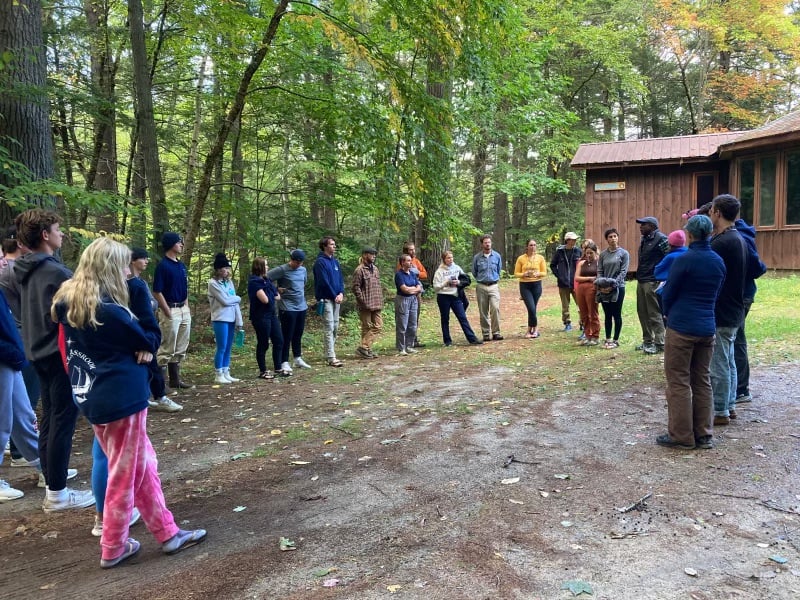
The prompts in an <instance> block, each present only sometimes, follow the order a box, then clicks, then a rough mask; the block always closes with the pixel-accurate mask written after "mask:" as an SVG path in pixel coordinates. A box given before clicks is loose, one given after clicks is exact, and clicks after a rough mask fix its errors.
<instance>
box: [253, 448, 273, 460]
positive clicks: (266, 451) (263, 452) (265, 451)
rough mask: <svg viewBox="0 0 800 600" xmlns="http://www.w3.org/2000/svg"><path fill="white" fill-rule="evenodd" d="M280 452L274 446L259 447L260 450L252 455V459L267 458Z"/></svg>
mask: <svg viewBox="0 0 800 600" xmlns="http://www.w3.org/2000/svg"><path fill="white" fill-rule="evenodd" d="M277 451H278V449H277V448H275V447H274V446H259V447H258V448H256V449H254V450H253V452H252V453H251V457H252V458H266V457H267V456H271V455H273V454H275V453H276V452H277Z"/></svg>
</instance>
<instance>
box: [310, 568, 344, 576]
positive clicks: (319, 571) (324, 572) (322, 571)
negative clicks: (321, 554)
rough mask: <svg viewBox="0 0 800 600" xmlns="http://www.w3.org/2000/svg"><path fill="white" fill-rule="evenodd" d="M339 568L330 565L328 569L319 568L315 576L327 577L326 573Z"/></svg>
mask: <svg viewBox="0 0 800 600" xmlns="http://www.w3.org/2000/svg"><path fill="white" fill-rule="evenodd" d="M338 570H339V569H338V568H337V567H328V568H326V569H319V570H317V571H314V573H313V575H314V577H325V575H330V574H331V573H335V572H336V571H338Z"/></svg>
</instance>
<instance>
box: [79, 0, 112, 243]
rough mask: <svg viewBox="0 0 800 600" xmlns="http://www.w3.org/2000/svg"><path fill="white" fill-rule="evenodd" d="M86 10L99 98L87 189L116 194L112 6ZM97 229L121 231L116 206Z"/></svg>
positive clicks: (92, 3)
mask: <svg viewBox="0 0 800 600" xmlns="http://www.w3.org/2000/svg"><path fill="white" fill-rule="evenodd" d="M98 9H99V10H98ZM84 11H85V13H86V21H87V23H88V25H89V31H90V39H91V41H92V43H91V46H90V64H91V79H92V93H93V95H94V96H95V97H97V98H99V100H100V102H99V103H98V104H99V106H98V108H97V109H96V111H97V112H96V113H95V115H94V123H93V141H94V143H93V150H92V161H91V163H90V165H89V173H88V174H87V178H86V189H87V190H102V191H106V192H110V193H112V194H114V195H117V194H118V193H119V187H118V182H117V127H116V125H117V123H116V121H117V113H116V109H115V106H116V102H115V98H114V90H115V85H116V74H117V73H116V71H117V69H116V65H115V63H114V59H113V56H112V53H111V46H110V44H109V40H108V6H107V5H105V6H104V5H103V4H101V3H98V2H96V0H85V2H84ZM97 230H98V231H106V232H109V233H114V232H116V231H117V212H116V211H115V210H113V209H111V210H108V211H106V212H104V213H103V214H102V215H98V216H97Z"/></svg>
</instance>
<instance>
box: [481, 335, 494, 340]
mask: <svg viewBox="0 0 800 600" xmlns="http://www.w3.org/2000/svg"><path fill="white" fill-rule="evenodd" d="M491 339H492V338H490V337H489V336H488V335H485V336H483V341H484V342H488V341H490V340H491Z"/></svg>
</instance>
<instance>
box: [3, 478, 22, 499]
mask: <svg viewBox="0 0 800 600" xmlns="http://www.w3.org/2000/svg"><path fill="white" fill-rule="evenodd" d="M24 495H25V492H23V491H21V490H17V489H14V488H12V487H11V486H10V485H8V483H6V482H5V481H3V480H2V479H0V502H8V501H9V500H16V499H17V498H22V497H23V496H24Z"/></svg>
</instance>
